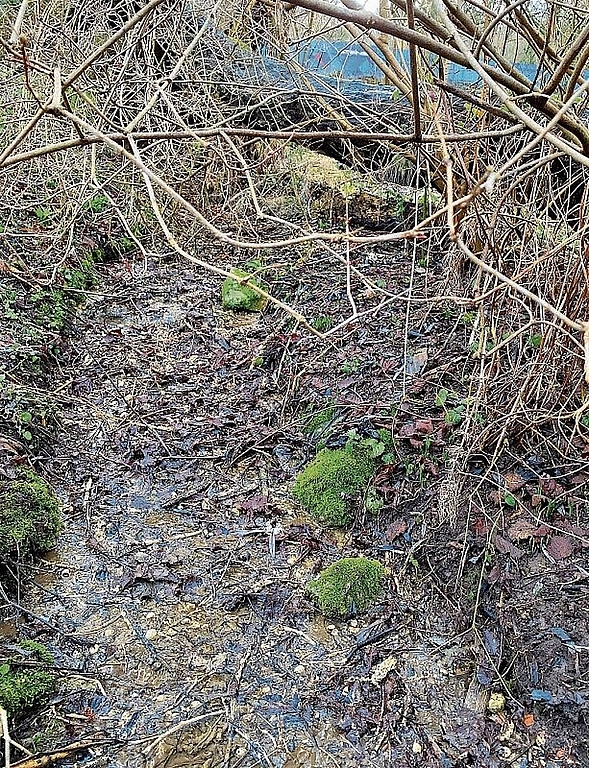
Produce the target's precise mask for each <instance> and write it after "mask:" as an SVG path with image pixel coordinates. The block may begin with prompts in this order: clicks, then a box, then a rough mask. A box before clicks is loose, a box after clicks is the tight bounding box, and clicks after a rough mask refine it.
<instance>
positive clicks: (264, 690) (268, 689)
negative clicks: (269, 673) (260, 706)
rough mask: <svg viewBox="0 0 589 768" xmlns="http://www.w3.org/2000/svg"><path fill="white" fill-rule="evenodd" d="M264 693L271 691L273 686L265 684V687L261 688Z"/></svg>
mask: <svg viewBox="0 0 589 768" xmlns="http://www.w3.org/2000/svg"><path fill="white" fill-rule="evenodd" d="M260 690H261V692H262V693H271V691H272V688H270V686H269V685H265V686H264V687H263V688H261V689H260Z"/></svg>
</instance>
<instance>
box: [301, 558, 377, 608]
mask: <svg viewBox="0 0 589 768" xmlns="http://www.w3.org/2000/svg"><path fill="white" fill-rule="evenodd" d="M384 575H385V569H384V567H383V566H382V565H381V564H380V563H379V562H378V561H377V560H369V559H368V558H366V557H345V558H343V559H342V560H338V561H337V562H335V563H333V565H330V566H329V567H328V568H325V570H323V571H321V573H320V574H319V576H318V577H317V578H316V579H313V581H310V582H309V584H308V585H307V593H308V594H309V595H310V597H312V598H313V599H314V600H315V602H316V603H317V605H318V606H319V610H320V611H321V613H322V614H323V615H324V616H327V617H329V618H340V619H341V618H345V617H346V616H350V615H355V614H357V613H361V612H362V611H364V610H366V608H367V607H368V606H369V605H370V603H372V602H373V601H374V600H376V598H377V597H378V596H379V595H380V594H381V592H382V581H383V579H384Z"/></svg>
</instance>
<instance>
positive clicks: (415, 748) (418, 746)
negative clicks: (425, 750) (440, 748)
mask: <svg viewBox="0 0 589 768" xmlns="http://www.w3.org/2000/svg"><path fill="white" fill-rule="evenodd" d="M411 749H412V751H413V753H414V754H415V755H419V754H421V749H422V747H421V744H420V743H419V742H418V741H414V742H413V746H412V747H411Z"/></svg>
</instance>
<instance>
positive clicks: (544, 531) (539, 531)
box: [534, 523, 552, 539]
mask: <svg viewBox="0 0 589 768" xmlns="http://www.w3.org/2000/svg"><path fill="white" fill-rule="evenodd" d="M551 530H552V529H551V528H549V527H548V526H547V525H544V523H541V524H540V525H539V526H538V527H537V528H536V530H535V531H534V536H535V537H536V538H537V539H541V538H543V537H544V536H548V535H549V534H550V532H551Z"/></svg>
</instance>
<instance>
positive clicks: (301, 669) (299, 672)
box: [294, 664, 306, 675]
mask: <svg viewBox="0 0 589 768" xmlns="http://www.w3.org/2000/svg"><path fill="white" fill-rule="evenodd" d="M305 670H306V667H305V666H304V665H303V664H297V665H296V667H295V668H294V671H295V672H296V674H297V675H303V674H304V673H305Z"/></svg>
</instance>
